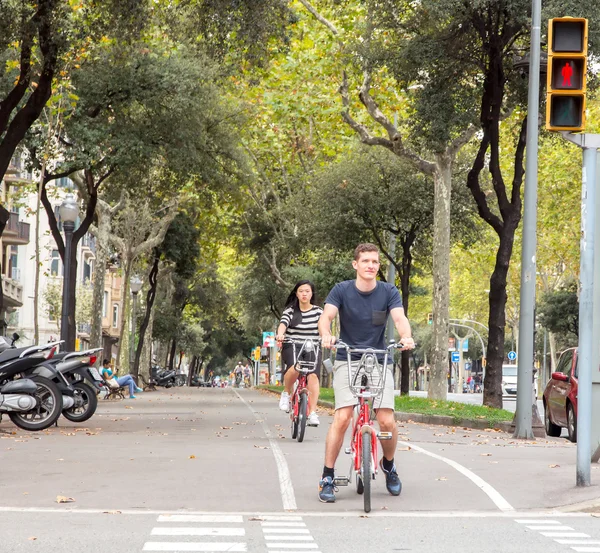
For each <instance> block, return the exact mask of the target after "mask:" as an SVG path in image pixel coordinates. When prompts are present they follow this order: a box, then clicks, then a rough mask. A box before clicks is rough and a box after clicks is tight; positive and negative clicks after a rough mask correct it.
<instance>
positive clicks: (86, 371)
mask: <svg viewBox="0 0 600 553" xmlns="http://www.w3.org/2000/svg"><path fill="white" fill-rule="evenodd" d="M100 351H102V348H94V349H88V350H85V351H74V352H71V353H68V352H63V353H59V354H56V355H55V356H54V357H53V358H52V359H51V360H50V361H46V362H45V363H42V365H43V366H46V367H48V368H54V369H55V370H56V371H57V372H58V375H57V376H56V379H55V383H56V380H57V379H60V378H62V379H64V380H65V381H66V382H67V383H68V385H69V387H70V389H71V390H72V396H71V397H68V396H65V395H63V410H62V414H63V416H64V417H65V418H66V419H68V420H70V421H71V422H84V421H86V420H88V419H89V418H91V417H92V416H93V414H94V413H95V412H96V408H97V407H98V392H99V391H101V390H102V389H104V386H105V383H104V379H103V378H102V377H101V376H100V373H99V372H98V369H96V368H95V367H94V366H93V365H94V363H95V362H96V360H97V359H98V355H97V354H98V352H100ZM69 400H70V401H69Z"/></svg>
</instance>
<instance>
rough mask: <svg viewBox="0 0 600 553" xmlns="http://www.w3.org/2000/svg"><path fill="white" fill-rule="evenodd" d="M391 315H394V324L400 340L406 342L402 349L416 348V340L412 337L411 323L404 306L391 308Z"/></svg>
mask: <svg viewBox="0 0 600 553" xmlns="http://www.w3.org/2000/svg"><path fill="white" fill-rule="evenodd" d="M390 315H391V316H392V321H394V325H395V327H396V330H397V331H398V335H399V336H400V341H401V342H402V343H403V344H404V347H403V348H402V350H405V349H414V347H415V341H414V340H413V338H412V331H411V329H410V323H409V322H408V319H407V318H406V315H405V314H404V308H403V307H394V309H392V310H390Z"/></svg>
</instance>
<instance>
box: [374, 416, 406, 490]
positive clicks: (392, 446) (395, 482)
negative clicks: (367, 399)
mask: <svg viewBox="0 0 600 553" xmlns="http://www.w3.org/2000/svg"><path fill="white" fill-rule="evenodd" d="M377 422H378V423H379V430H380V431H381V432H391V433H392V439H391V440H381V449H383V458H382V459H381V468H382V470H383V472H384V474H385V485H386V487H387V490H388V492H390V493H391V494H392V495H400V492H401V491H402V482H401V481H400V478H399V477H398V473H397V472H396V465H395V463H394V454H395V452H396V446H397V445H398V427H397V426H396V421H395V420H394V410H393V409H377Z"/></svg>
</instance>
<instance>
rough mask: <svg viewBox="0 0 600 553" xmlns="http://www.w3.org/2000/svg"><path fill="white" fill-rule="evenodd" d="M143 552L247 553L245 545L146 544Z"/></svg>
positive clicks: (208, 543) (211, 543)
mask: <svg viewBox="0 0 600 553" xmlns="http://www.w3.org/2000/svg"><path fill="white" fill-rule="evenodd" d="M143 551H177V552H179V551H210V552H211V553H212V552H215V551H238V552H239V551H247V549H246V544H245V543H224V542H223V543H216V542H205V543H202V542H196V543H190V542H146V543H145V544H144V549H143Z"/></svg>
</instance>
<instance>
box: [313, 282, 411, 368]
mask: <svg viewBox="0 0 600 553" xmlns="http://www.w3.org/2000/svg"><path fill="white" fill-rule="evenodd" d="M325 303H329V304H331V305H334V306H335V307H337V308H338V311H339V314H340V339H341V340H342V341H343V342H345V343H346V344H348V345H349V346H354V347H358V348H375V349H384V348H385V325H386V322H387V318H388V314H389V312H390V310H391V309H394V308H396V307H402V299H401V298H400V293H399V292H398V288H396V287H395V286H394V285H393V284H389V283H387V282H381V281H379V280H378V281H377V286H376V287H375V288H374V289H373V290H371V291H370V292H361V291H360V290H359V289H358V288H357V287H356V281H354V280H345V281H344V282H340V283H339V284H336V285H335V286H334V287H333V289H332V290H331V292H329V295H328V296H327V299H326V300H325ZM356 357H357V358H360V355H357V356H356ZM381 357H383V356H381ZM353 358H354V357H353ZM346 359H347V356H346V350H345V349H343V348H340V349H338V350H337V355H336V360H338V361H340V360H341V361H345V360H346Z"/></svg>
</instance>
